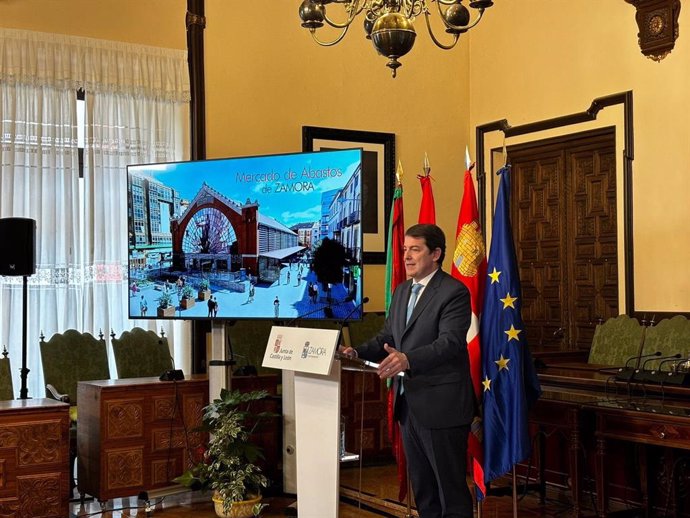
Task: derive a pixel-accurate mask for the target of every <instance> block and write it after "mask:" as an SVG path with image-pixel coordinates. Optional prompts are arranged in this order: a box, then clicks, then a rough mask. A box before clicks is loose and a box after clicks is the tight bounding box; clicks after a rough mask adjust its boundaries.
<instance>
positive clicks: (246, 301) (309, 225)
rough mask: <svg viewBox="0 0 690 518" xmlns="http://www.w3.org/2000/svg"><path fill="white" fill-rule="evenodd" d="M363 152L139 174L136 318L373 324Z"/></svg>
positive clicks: (133, 193)
mask: <svg viewBox="0 0 690 518" xmlns="http://www.w3.org/2000/svg"><path fill="white" fill-rule="evenodd" d="M361 166H362V151H361V150H360V149H348V150H335V151H320V152H310V153H294V154H284V155H267V156H252V157H240V158H226V159H218V160H203V161H192V162H175V163H160V164H142V165H131V166H129V167H128V168H127V169H128V171H127V173H128V174H127V181H128V186H127V198H128V245H129V247H128V248H129V264H128V284H129V286H128V289H129V317H130V318H133V319H142V318H145V319H150V318H168V319H173V318H182V319H209V318H218V319H272V320H280V321H286V320H287V321H289V320H292V319H299V318H304V319H331V320H341V319H345V318H347V319H348V320H350V319H353V320H356V319H361V317H362V308H361V301H362V232H361V223H360V215H361V200H362V189H361V174H362V167H361Z"/></svg>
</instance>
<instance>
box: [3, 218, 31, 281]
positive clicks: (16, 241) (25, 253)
mask: <svg viewBox="0 0 690 518" xmlns="http://www.w3.org/2000/svg"><path fill="white" fill-rule="evenodd" d="M0 243H2V252H1V253H0V275H7V276H20V275H21V276H29V275H33V274H34V273H36V220H33V219H29V218H0Z"/></svg>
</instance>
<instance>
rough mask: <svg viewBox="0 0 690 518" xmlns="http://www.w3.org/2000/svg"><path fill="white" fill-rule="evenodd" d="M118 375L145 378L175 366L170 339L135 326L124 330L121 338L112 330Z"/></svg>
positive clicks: (158, 374) (120, 376) (119, 376)
mask: <svg viewBox="0 0 690 518" xmlns="http://www.w3.org/2000/svg"><path fill="white" fill-rule="evenodd" d="M110 337H111V343H112V346H113V354H114V356H115V365H116V367H117V376H118V378H120V379H123V378H145V377H150V376H160V375H161V374H162V373H163V372H165V371H168V370H170V369H172V368H173V361H172V358H171V356H170V348H169V347H168V339H167V338H166V337H165V335H163V334H162V332H161V336H158V335H157V334H156V333H154V332H153V331H146V330H144V329H142V328H140V327H135V328H134V329H132V330H131V331H124V332H123V333H122V334H121V335H120V338H116V337H115V332H113V331H111V332H110Z"/></svg>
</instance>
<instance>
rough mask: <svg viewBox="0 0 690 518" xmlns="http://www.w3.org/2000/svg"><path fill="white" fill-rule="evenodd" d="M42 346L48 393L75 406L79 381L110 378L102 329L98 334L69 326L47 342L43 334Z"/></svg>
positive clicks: (48, 395) (49, 395)
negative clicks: (95, 335) (97, 335)
mask: <svg viewBox="0 0 690 518" xmlns="http://www.w3.org/2000/svg"><path fill="white" fill-rule="evenodd" d="M39 346H40V349H41V366H42V368H43V379H44V380H45V383H46V396H47V397H50V398H54V399H57V400H59V401H64V402H66V403H69V404H70V405H72V406H76V404H77V383H79V382H80V381H90V380H104V379H110V368H109V367H108V351H107V347H106V344H105V340H104V339H103V334H102V333H101V334H100V337H99V338H95V337H94V336H93V335H92V334H90V333H82V332H80V331H77V330H76V329H68V330H67V331H65V332H64V333H56V334H54V335H53V336H52V337H51V338H50V340H48V341H47V342H46V341H45V340H44V336H43V335H42V334H41V342H40V344H39ZM73 413H74V412H73V411H71V414H73ZM72 417H74V416H72Z"/></svg>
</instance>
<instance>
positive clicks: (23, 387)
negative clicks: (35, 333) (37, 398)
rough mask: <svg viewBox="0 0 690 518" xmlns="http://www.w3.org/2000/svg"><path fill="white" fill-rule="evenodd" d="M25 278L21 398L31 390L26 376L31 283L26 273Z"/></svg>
mask: <svg viewBox="0 0 690 518" xmlns="http://www.w3.org/2000/svg"><path fill="white" fill-rule="evenodd" d="M22 277H23V279H24V286H23V288H22V369H21V371H20V372H21V379H22V386H21V388H20V389H19V399H29V390H28V389H27V387H26V378H27V377H28V375H29V369H27V368H26V334H27V330H28V329H27V318H26V312H27V311H26V310H27V299H28V298H29V294H28V291H29V290H28V284H29V278H28V277H27V276H26V275H24V276H22Z"/></svg>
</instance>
